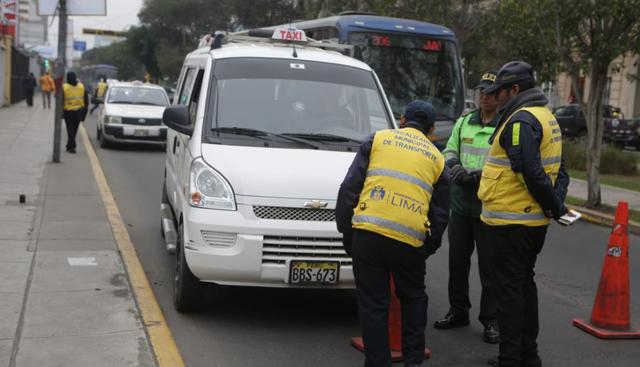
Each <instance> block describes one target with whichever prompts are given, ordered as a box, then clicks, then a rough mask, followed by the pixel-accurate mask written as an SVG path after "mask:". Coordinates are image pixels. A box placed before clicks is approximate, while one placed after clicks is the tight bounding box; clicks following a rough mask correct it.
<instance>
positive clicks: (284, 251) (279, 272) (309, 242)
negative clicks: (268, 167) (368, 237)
mask: <svg viewBox="0 0 640 367" xmlns="http://www.w3.org/2000/svg"><path fill="white" fill-rule="evenodd" d="M254 206H255V205H247V204H238V208H237V210H236V211H225V210H212V209H201V208H194V207H188V208H186V211H185V213H184V215H183V218H184V236H185V246H184V251H185V257H186V260H187V264H188V265H189V268H190V269H191V272H193V274H194V275H195V276H196V277H197V278H198V279H200V280H201V281H204V282H212V283H218V284H225V285H241V286H262V287H296V288H297V287H301V286H299V285H293V284H289V283H288V280H289V262H290V261H291V260H319V261H331V262H334V261H335V262H338V263H339V264H340V271H339V281H338V284H337V285H328V286H325V285H317V286H311V287H318V288H349V289H351V288H354V287H355V285H354V280H353V271H352V261H351V258H350V257H349V256H348V255H347V254H346V253H345V252H344V249H343V247H342V235H341V234H340V233H339V232H337V230H336V224H335V221H328V220H327V219H326V218H324V221H309V220H291V219H289V220H282V219H264V218H258V217H257V216H256V213H255V211H254V210H255V209H254ZM273 208H278V207H273ZM284 209H287V208H284ZM303 210H304V209H303ZM328 210H332V209H328ZM304 287H307V286H304Z"/></svg>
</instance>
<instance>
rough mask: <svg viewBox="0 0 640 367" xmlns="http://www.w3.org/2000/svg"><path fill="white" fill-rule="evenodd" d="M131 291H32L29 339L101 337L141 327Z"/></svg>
mask: <svg viewBox="0 0 640 367" xmlns="http://www.w3.org/2000/svg"><path fill="white" fill-rule="evenodd" d="M134 307H135V304H134V302H133V298H132V295H131V292H130V291H129V289H128V288H126V287H123V288H120V289H108V290H99V291H96V290H91V291H71V292H66V291H65V292H31V293H30V295H29V301H28V304H27V309H26V314H25V319H24V327H23V330H22V335H23V337H25V338H32V337H52V336H79V335H86V336H88V335H100V334H105V333H115V332H122V331H130V330H134V329H137V328H141V327H142V324H141V323H140V321H139V320H138V319H137V316H136V315H137V312H136V310H135V309H134Z"/></svg>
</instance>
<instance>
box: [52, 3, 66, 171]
mask: <svg viewBox="0 0 640 367" xmlns="http://www.w3.org/2000/svg"><path fill="white" fill-rule="evenodd" d="M66 47H67V0H59V1H58V58H57V60H56V65H55V76H56V111H55V117H54V121H53V162H55V163H59V162H60V135H61V133H62V109H63V107H64V100H63V93H62V84H63V83H64V73H65V67H66V65H67V53H66V51H67V50H66Z"/></svg>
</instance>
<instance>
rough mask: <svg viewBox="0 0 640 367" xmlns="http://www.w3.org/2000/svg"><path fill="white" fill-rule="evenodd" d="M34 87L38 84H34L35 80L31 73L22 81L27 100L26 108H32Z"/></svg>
mask: <svg viewBox="0 0 640 367" xmlns="http://www.w3.org/2000/svg"><path fill="white" fill-rule="evenodd" d="M36 86H38V82H36V78H35V77H34V76H33V73H29V75H28V76H26V77H25V78H24V79H23V80H22V87H23V88H24V95H25V97H26V99H27V106H29V107H33V92H34V91H35V89H36Z"/></svg>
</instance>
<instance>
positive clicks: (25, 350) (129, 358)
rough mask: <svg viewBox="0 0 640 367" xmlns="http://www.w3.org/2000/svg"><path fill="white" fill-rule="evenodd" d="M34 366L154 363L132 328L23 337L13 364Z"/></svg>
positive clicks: (137, 365)
mask: <svg viewBox="0 0 640 367" xmlns="http://www.w3.org/2000/svg"><path fill="white" fill-rule="evenodd" d="M9 348H10V347H9ZM33 366H51V367H57V366H60V367H87V366H91V367H116V366H117V367H134V366H135V367H152V366H155V362H154V360H153V357H152V354H151V351H150V348H149V346H148V344H147V341H146V337H145V334H144V332H143V331H142V330H135V331H129V332H123V333H117V334H107V335H92V336H74V337H64V338H35V339H30V338H23V340H22V342H21V343H20V351H19V352H18V356H17V358H16V367H33Z"/></svg>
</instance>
